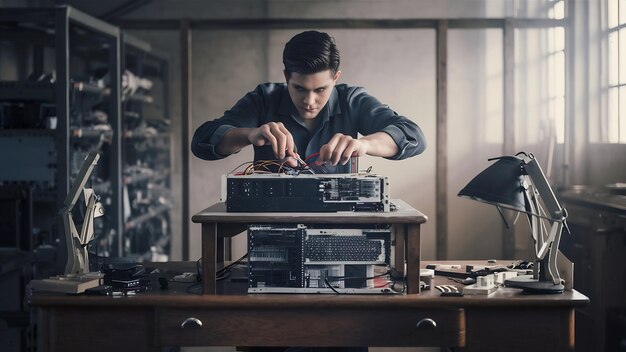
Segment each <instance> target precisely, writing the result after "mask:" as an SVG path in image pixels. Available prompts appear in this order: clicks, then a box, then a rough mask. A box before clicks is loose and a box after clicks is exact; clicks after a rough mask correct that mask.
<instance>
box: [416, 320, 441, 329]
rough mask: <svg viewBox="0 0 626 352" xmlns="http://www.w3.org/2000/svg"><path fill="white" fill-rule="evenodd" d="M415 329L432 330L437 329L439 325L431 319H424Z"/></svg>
mask: <svg viewBox="0 0 626 352" xmlns="http://www.w3.org/2000/svg"><path fill="white" fill-rule="evenodd" d="M415 327H416V328H418V329H420V328H421V329H426V328H429V329H432V328H436V327H437V323H436V322H435V321H434V320H432V319H430V318H424V319H422V320H420V321H418V322H417V325H415Z"/></svg>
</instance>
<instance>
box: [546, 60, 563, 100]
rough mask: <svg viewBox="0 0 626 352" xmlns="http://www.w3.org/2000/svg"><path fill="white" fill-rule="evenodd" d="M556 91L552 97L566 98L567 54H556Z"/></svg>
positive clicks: (552, 93)
mask: <svg viewBox="0 0 626 352" xmlns="http://www.w3.org/2000/svg"><path fill="white" fill-rule="evenodd" d="M554 66H555V67H554V83H555V87H554V91H552V92H550V93H551V95H553V96H556V97H564V96H565V53H564V52H562V51H560V52H558V53H556V54H554Z"/></svg>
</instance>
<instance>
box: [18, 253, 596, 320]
mask: <svg viewBox="0 0 626 352" xmlns="http://www.w3.org/2000/svg"><path fill="white" fill-rule="evenodd" d="M436 263H459V261H454V262H443V261H438V262H436ZM471 263H472V264H477V263H483V262H479V261H472V262H471ZM195 265H196V263H195V262H171V263H146V264H145V266H146V268H150V269H151V271H152V269H153V268H160V272H159V274H158V275H157V276H164V277H173V276H174V275H176V274H180V273H181V272H185V271H193V270H194V268H195ZM242 270H244V271H245V269H243V268H242ZM157 281H158V280H157V279H154V280H151V282H152V286H151V289H150V290H149V291H146V292H142V293H139V294H136V295H134V296H127V297H108V296H85V295H78V296H68V295H60V294H43V293H37V294H34V295H32V296H31V297H30V303H31V305H34V306H45V307H60V306H73V307H120V306H123V307H155V306H158V307H179V308H218V309H229V308H231V309H246V308H254V309H290V308H311V309H319V308H324V309H326V308H345V309H417V308H421V309H426V308H444V309H446V308H449V309H453V308H471V307H484V308H495V307H516V308H519V307H529V308H532V307H535V308H537V307H551V308H557V307H573V308H576V307H584V306H586V305H588V304H589V299H588V298H587V297H586V296H585V295H583V294H581V293H579V292H577V291H575V290H572V291H565V292H564V293H562V294H543V295H537V294H533V295H530V294H522V292H521V290H519V289H514V288H500V289H498V290H497V291H496V292H494V293H492V294H490V295H489V296H481V295H466V296H463V297H441V296H440V293H439V291H437V290H435V289H430V290H423V291H422V292H421V293H420V294H411V295H407V294H385V295H354V294H246V287H247V282H245V281H243V282H234V283H233V282H224V281H220V282H218V294H217V295H199V294H192V293H188V292H187V291H188V290H189V288H190V286H191V285H194V284H189V283H176V282H172V283H170V285H169V288H168V289H166V290H162V289H159V287H158V283H157ZM441 284H445V285H454V286H457V287H459V289H461V287H462V286H463V285H461V284H458V283H455V282H453V281H451V280H449V279H447V278H446V277H440V276H437V277H435V279H434V282H433V285H441ZM195 285H196V287H198V288H199V285H198V284H195ZM226 286H228V287H229V288H232V286H238V287H236V288H235V289H234V290H230V291H229V292H227V293H225V294H219V293H220V291H222V293H223V292H224V287H226Z"/></svg>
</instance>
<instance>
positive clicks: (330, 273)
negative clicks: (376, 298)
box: [248, 224, 392, 293]
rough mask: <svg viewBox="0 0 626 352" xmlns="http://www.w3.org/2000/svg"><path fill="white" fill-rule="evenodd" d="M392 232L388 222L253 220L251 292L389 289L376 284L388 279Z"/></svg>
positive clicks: (250, 260)
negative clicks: (322, 224) (341, 224)
mask: <svg viewBox="0 0 626 352" xmlns="http://www.w3.org/2000/svg"><path fill="white" fill-rule="evenodd" d="M391 237H392V234H391V230H390V229H389V228H383V229H369V228H368V229H358V228H309V227H307V226H305V225H302V224H300V225H251V226H250V227H249V228H248V253H249V259H248V273H249V280H248V282H249V286H248V287H249V288H248V292H249V293H273V292H275V293H309V292H311V293H333V292H337V290H342V291H343V292H359V293H378V292H379V291H380V292H382V291H385V290H386V292H388V291H389V290H388V289H386V288H385V289H383V290H378V291H376V290H372V288H373V287H378V286H380V284H381V282H380V281H383V286H384V284H385V283H386V280H387V279H386V278H385V277H384V276H385V275H384V274H385V272H386V271H387V267H388V266H389V264H390V263H391V258H392V253H391V248H392V247H391ZM381 270H382V274H381ZM377 281H378V282H377ZM331 287H332V288H331ZM361 291H363V292H361Z"/></svg>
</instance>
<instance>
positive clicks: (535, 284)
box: [504, 275, 565, 294]
mask: <svg viewBox="0 0 626 352" xmlns="http://www.w3.org/2000/svg"><path fill="white" fill-rule="evenodd" d="M504 285H505V286H507V287H513V288H521V289H523V290H524V292H526V293H534V294H545V293H563V290H565V286H564V285H563V284H558V285H555V284H554V282H552V281H539V280H537V279H533V276H532V275H520V276H516V277H513V278H510V279H507V280H505V281H504Z"/></svg>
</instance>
